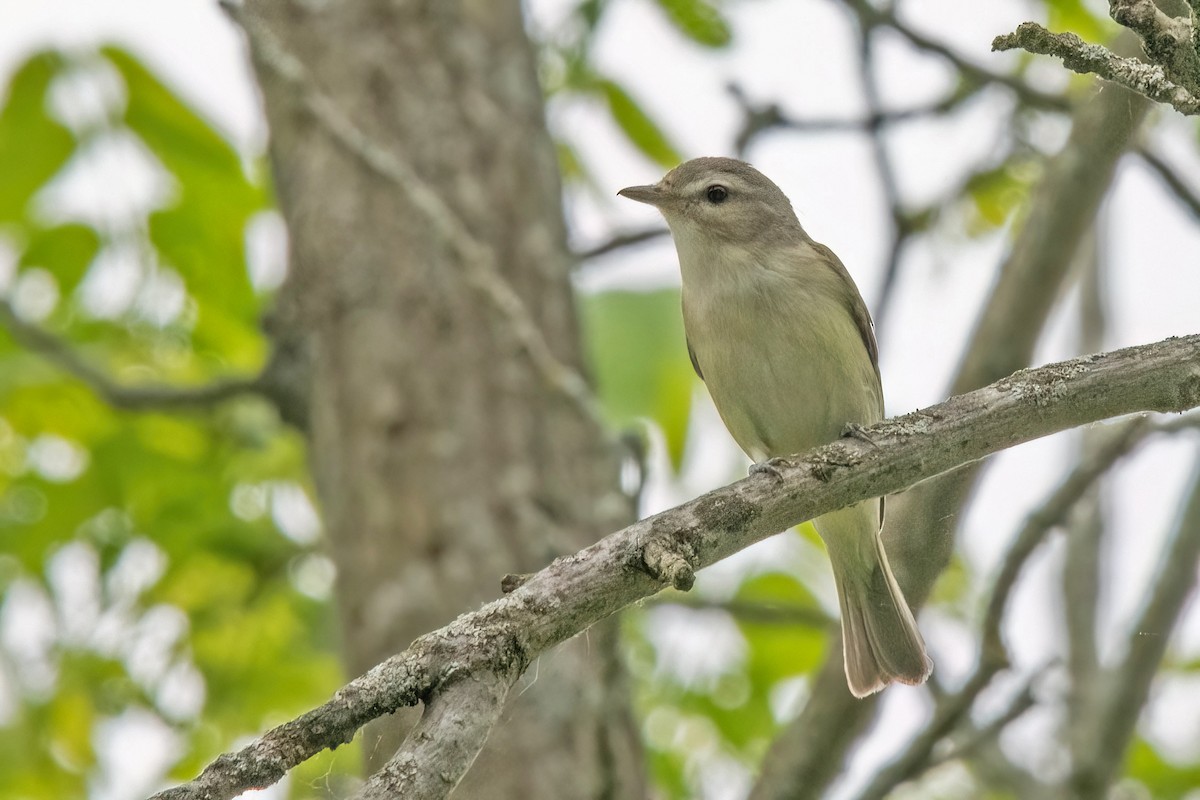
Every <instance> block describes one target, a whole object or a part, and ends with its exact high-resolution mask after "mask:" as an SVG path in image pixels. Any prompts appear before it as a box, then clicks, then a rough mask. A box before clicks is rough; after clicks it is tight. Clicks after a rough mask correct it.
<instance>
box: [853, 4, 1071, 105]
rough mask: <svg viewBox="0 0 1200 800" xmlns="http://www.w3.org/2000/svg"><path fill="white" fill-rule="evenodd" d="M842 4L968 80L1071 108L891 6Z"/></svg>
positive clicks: (863, 21) (1025, 98)
mask: <svg viewBox="0 0 1200 800" xmlns="http://www.w3.org/2000/svg"><path fill="white" fill-rule="evenodd" d="M841 2H842V4H843V5H845V6H846V7H847V8H849V9H850V10H851V11H853V12H854V14H855V15H857V16H858V18H859V20H860V23H861V24H862V25H864V26H866V27H875V26H878V25H886V26H887V27H889V28H891V29H892V30H894V31H896V33H898V34H900V35H901V36H903V37H904V38H905V39H907V40H908V41H909V42H910V43H911V44H912V45H913V46H914V47H916V48H918V49H920V50H924V51H926V52H928V53H934V54H936V55H938V56H941V57H942V58H944V59H945V60H947V61H949V62H950V63H951V64H953V65H954V67H955V69H956V70H957V71H958V73H959V74H960V75H961V76H962V77H963V78H964V79H966V80H969V81H972V82H974V83H979V84H989V83H991V84H998V85H1000V86H1004V87H1006V88H1008V89H1011V90H1012V91H1013V92H1014V93H1015V94H1016V95H1017V96H1018V97H1019V98H1020V99H1021V102H1023V103H1025V104H1026V105H1029V106H1033V107H1035V108H1049V109H1058V110H1060V111H1065V110H1068V109H1069V108H1070V102H1069V101H1068V100H1067V99H1066V98H1065V97H1063V96H1062V95H1058V94H1053V93H1050V92H1045V91H1042V90H1041V89H1038V88H1036V87H1034V86H1031V85H1030V84H1029V83H1027V82H1026V81H1024V80H1023V79H1021V78H1020V77H1018V76H1016V75H1008V74H1005V73H1002V72H993V71H992V70H989V69H987V68H986V67H982V66H980V65H979V64H976V63H975V62H973V61H970V60H969V59H967V58H966V57H964V56H962V55H960V54H959V53H957V52H955V51H954V50H953V49H951V48H950V47H948V46H947V45H945V44H942V43H941V42H939V41H937V40H936V39H933V38H931V37H929V36H926V35H925V34H923V33H921V32H920V31H918V30H916V29H915V28H912V27H910V26H909V25H908V24H907V23H905V22H904V21H902V20H901V19H900V18H899V17H897V16H896V14H895V12H894V11H893V10H892V9H891V8H879V7H876V6H875V5H873V4H872V3H870V2H868V0H841Z"/></svg>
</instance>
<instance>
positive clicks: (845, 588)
mask: <svg viewBox="0 0 1200 800" xmlns="http://www.w3.org/2000/svg"><path fill="white" fill-rule="evenodd" d="M618 194H619V195H621V196H622V197H626V198H628V199H630V200H636V201H638V202H641V203H647V204H649V205H651V206H654V207H655V208H657V209H658V211H659V212H660V213H661V214H662V215H663V217H664V218H665V219H666V222H667V227H668V228H669V229H670V232H671V236H672V238H673V239H674V243H675V249H676V252H677V254H678V257H679V267H680V273H681V276H682V306H683V322H684V330H685V333H686V337H687V349H688V355H689V357H690V358H691V362H692V366H693V367H694V368H695V370H696V374H697V375H698V376H699V377H700V379H701V380H702V381H704V383H705V385H706V387H707V388H708V391H709V394H710V395H711V397H712V400H713V404H714V405H715V406H716V408H717V411H718V412H719V414H720V416H721V419H722V421H723V422H724V423H725V426H726V428H728V429H729V433H730V434H731V435H732V436H733V439H734V440H735V441H736V442H737V444H738V446H740V447H741V449H742V450H743V451H745V453H746V454H747V455H748V456H749V457H750V459H751V460H752V461H753V462H754V466H752V467H751V472H752V473H755V472H766V473H771V472H775V473H776V474H778V473H777V470H776V469H775V468H773V467H772V466H771V462H770V460H771V459H772V458H778V457H782V456H787V455H792V454H795V453H800V452H803V451H805V450H809V449H811V448H813V447H816V446H818V445H822V444H826V443H828V442H832V441H834V440H836V439H838V438H839V437H841V436H842V435H843V433H844V432H846V431H847V430H850V431H858V430H861V427H862V426H867V425H871V424H872V423H874V422H877V421H879V420H880V419H882V418H883V384H882V379H881V377H880V372H879V350H878V345H877V344H876V340H875V332H874V326H873V323H872V321H871V315H870V313H869V312H868V310H867V306H866V303H865V302H864V301H863V299H862V296H861V295H860V294H859V292H858V288H857V286H856V285H855V283H854V280H853V279H852V278H851V277H850V273H849V272H848V271H847V269H846V267H845V266H844V265H843V264H842V262H841V261H840V260H839V259H838V257H837V256H836V255H834V253H833V251H832V250H830V249H829V248H828V247H826V246H825V245H823V244H819V243H818V242H816V241H814V240H813V239H812V237H810V236H809V235H808V233H807V232H806V231H805V230H804V228H803V227H802V226H801V224H800V220H799V219H798V218H797V216H796V212H795V211H794V210H793V208H792V204H791V201H790V200H788V197H787V195H785V194H784V193H783V191H782V190H781V189H780V188H779V187H778V186H776V185H775V183H774V182H773V181H771V179H770V178H768V177H767V176H766V175H764V174H762V173H761V172H759V171H758V170H757V169H755V168H754V167H753V166H751V165H750V164H748V163H746V162H744V161H740V160H737V159H733V158H722V157H704V158H695V159H692V160H690V161H686V162H684V163H682V164H680V165H679V166H677V167H675V168H674V169H672V170H671V171H670V172H668V173H667V174H666V176H665V177H663V178H662V180H660V181H659V182H658V183H656V184H651V185H646V186H629V187H627V188H624V189H622V190H620V192H618ZM883 512H884V502H883V499H882V498H878V499H873V500H866V501H863V502H860V503H857V504H855V505H852V506H849V507H846V508H842V509H838V510H836V511H830V512H828V513H825V514H822V515H821V516H819V517H817V518H816V519H815V520H813V523H814V525H815V527H816V530H817V533H818V534H819V535H820V537H821V539H822V540H823V541H824V543H825V548H826V550H827V552H828V554H829V559H830V563H831V565H832V568H833V577H834V582H835V583H836V585H837V593H838V602H839V606H840V609H841V620H842V643H843V658H844V662H845V671H846V680H847V684H848V687H849V689H850V692H851V693H852V694H853V695H854V696H855V697H860V698H861V697H866V696H868V695H870V694H873V693H875V692H878V691H879V690H881V689H883V688H884V687H885V686H887V685H889V684H891V683H895V682H899V683H905V684H910V685H917V684H920V683H922V682H924V681H925V679H926V678H927V677H928V676H929V674H930V672H931V671H932V669H933V662H932V661H931V660H930V658H929V655H928V653H927V651H926V647H925V641H924V639H923V638H922V637H921V633H920V631H919V630H918V628H917V623H916V620H915V619H914V617H913V614H912V611H911V610H910V609H909V606H908V603H907V601H906V600H905V599H904V595H903V593H902V592H901V590H900V586H899V584H897V582H896V578H895V575H894V574H893V573H892V569H891V566H890V565H889V564H888V559H887V553H886V552H885V551H884V548H883V541H882V539H881V538H880V531H881V529H882V525H883Z"/></svg>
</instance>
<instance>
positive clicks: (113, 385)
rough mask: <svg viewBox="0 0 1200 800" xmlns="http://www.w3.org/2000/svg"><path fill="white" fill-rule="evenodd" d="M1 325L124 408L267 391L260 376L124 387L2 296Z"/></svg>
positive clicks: (202, 404) (201, 402) (199, 403)
mask: <svg viewBox="0 0 1200 800" xmlns="http://www.w3.org/2000/svg"><path fill="white" fill-rule="evenodd" d="M0 327H3V328H4V329H5V330H7V331H8V333H9V335H11V336H12V337H13V339H14V340H15V341H16V342H17V343H18V344H20V345H22V346H24V347H25V348H26V349H28V350H30V351H32V352H34V353H37V354H38V355H40V356H42V357H43V358H45V359H46V360H47V361H49V362H51V363H52V364H54V365H55V366H57V367H58V368H59V369H61V370H63V371H64V372H66V373H68V374H70V375H73V376H74V377H76V378H78V379H79V380H81V381H83V382H84V383H85V384H87V385H88V387H89V388H91V389H92V391H94V392H95V393H96V394H98V395H100V397H101V398H103V399H104V401H105V402H106V403H108V404H109V405H110V406H112V407H113V408H118V409H122V410H125V411H147V410H170V409H194V408H209V407H211V406H213V405H215V404H217V403H220V402H222V401H225V400H228V399H230V398H233V397H239V396H241V395H245V394H264V395H265V394H267V391H266V386H265V385H264V382H263V378H262V376H261V375H255V376H254V377H250V378H231V379H226V380H219V381H214V382H212V383H209V384H205V385H204V386H196V387H189V388H181V387H175V386H124V385H122V384H119V383H117V382H116V381H114V380H113V379H112V378H110V377H109V376H108V375H106V374H105V373H104V372H103V371H102V370H99V369H97V368H96V367H93V366H92V365H91V364H89V363H88V362H87V361H85V360H84V359H83V358H82V357H80V355H79V354H78V353H76V352H75V350H74V349H73V348H72V347H71V346H70V344H68V343H67V342H65V341H63V340H62V339H60V338H59V337H57V336H55V335H54V334H52V333H49V332H47V331H45V330H43V329H42V328H40V327H39V326H37V325H33V324H30V323H28V322H26V321H25V320H23V319H21V317H20V315H19V314H17V313H16V311H15V310H14V309H13V307H12V305H11V304H10V303H9V302H8V301H7V300H4V299H0Z"/></svg>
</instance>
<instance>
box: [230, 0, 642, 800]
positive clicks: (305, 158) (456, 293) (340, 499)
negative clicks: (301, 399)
mask: <svg viewBox="0 0 1200 800" xmlns="http://www.w3.org/2000/svg"><path fill="white" fill-rule="evenodd" d="M244 13H245V19H246V22H247V28H248V30H250V32H251V42H252V49H253V51H254V57H255V64H256V69H257V70H258V73H259V79H260V83H261V86H262V91H263V97H264V100H265V104H266V109H267V116H268V120H269V122H270V127H271V156H272V158H273V161H274V165H275V176H276V180H277V184H278V193H279V200H280V204H281V206H282V209H283V212H284V215H285V217H286V219H287V223H288V227H289V230H290V231H291V248H292V253H291V274H290V277H289V282H288V284H287V285H286V286H285V288H284V290H283V291H282V292H281V296H280V298H279V309H278V312H277V316H276V320H275V326H274V327H275V330H274V331H273V333H274V334H275V335H276V337H278V338H279V339H280V340H286V341H297V340H304V342H305V345H306V346H305V350H307V352H308V353H309V358H310V363H311V368H310V371H309V378H308V381H307V386H308V393H309V396H308V406H309V414H308V417H309V421H310V422H309V430H310V448H311V460H312V465H313V471H314V474H315V476H316V480H317V487H318V493H319V496H320V500H321V503H322V506H323V514H324V519H325V524H326V527H327V530H328V538H329V543H330V547H331V549H332V554H333V558H334V560H335V562H336V564H337V568H338V584H337V586H338V590H337V602H338V606H339V614H340V620H341V625H342V639H343V650H344V654H345V662H346V666H347V669H348V671H349V672H350V673H352V674H358V673H361V672H363V671H364V670H366V669H367V668H369V667H371V666H372V665H374V664H375V663H376V662H378V661H380V660H382V659H383V658H384V657H386V656H388V655H390V654H392V653H394V652H396V651H398V650H400V649H402V648H404V647H405V646H406V645H407V644H408V643H409V642H410V641H411V640H412V639H413V638H415V637H416V636H417V635H419V634H421V633H424V632H426V631H429V630H433V629H435V628H437V627H438V626H440V625H443V624H445V623H446V622H448V621H449V620H451V619H452V618H453V617H454V616H456V615H457V614H459V613H461V612H463V611H466V610H469V609H473V608H475V607H477V606H478V605H479V604H480V603H481V602H483V601H485V600H488V599H491V598H493V597H495V596H496V595H497V594H498V592H499V587H500V578H501V576H503V575H504V574H505V573H517V572H528V571H533V570H535V569H537V568H540V567H541V566H544V565H545V564H546V563H547V562H549V561H550V560H551V559H552V558H553V557H555V556H556V555H560V554H563V553H569V552H574V551H575V550H577V549H578V548H580V547H582V546H584V545H586V544H589V543H591V542H592V541H594V540H595V539H597V538H599V537H600V536H601V535H603V534H605V533H607V532H609V531H611V530H614V529H616V528H619V527H621V525H622V524H625V523H626V522H627V521H628V520H629V519H630V517H631V515H632V508H631V504H630V503H629V501H628V500H627V499H626V498H625V497H624V496H623V495H621V494H620V492H619V490H618V486H617V470H616V458H615V456H614V452H613V450H612V448H611V446H610V445H609V444H608V443H607V441H606V439H605V438H604V435H603V432H602V431H601V430H600V429H599V428H598V426H596V425H595V423H594V421H593V420H591V419H590V418H588V417H587V416H586V415H585V414H583V413H581V412H580V410H579V407H578V405H577V404H575V403H573V402H572V401H571V400H570V399H568V396H567V394H566V393H564V392H562V391H561V390H560V389H556V388H554V386H553V385H551V383H550V382H548V381H547V380H546V375H545V371H544V370H539V369H536V368H535V365H534V362H533V360H532V359H531V357H530V354H529V352H528V351H527V349H526V348H525V347H524V346H523V344H524V343H525V342H523V340H522V338H521V336H520V335H519V332H518V331H517V330H516V326H515V325H514V324H513V322H512V314H511V313H507V314H506V313H501V312H500V311H499V310H498V304H497V303H495V302H492V301H489V300H488V299H487V297H486V295H485V294H484V293H483V292H481V291H480V289H479V287H478V285H477V283H475V282H472V281H471V280H470V273H471V265H470V264H468V263H467V260H466V259H465V258H464V252H466V251H467V250H469V249H470V248H465V247H463V246H461V245H462V243H461V242H454V241H449V240H448V237H447V235H446V226H445V225H444V224H441V223H444V222H445V220H444V219H443V220H441V222H439V220H438V219H436V218H434V217H435V216H436V215H434V216H431V215H430V213H429V207H428V204H422V202H420V201H419V197H418V198H416V199H414V198H415V196H416V195H419V194H420V192H421V191H422V189H424V188H428V189H432V190H433V192H434V193H435V194H436V196H437V198H440V201H441V203H442V204H444V205H445V206H446V207H448V209H447V210H448V214H449V215H450V216H451V217H453V223H454V224H459V223H461V225H462V226H464V227H465V230H466V231H467V232H469V237H470V238H471V239H472V240H473V243H478V244H480V245H482V247H483V250H484V251H485V254H486V255H487V256H488V258H487V260H488V261H489V262H491V263H492V264H494V273H495V275H494V276H493V277H498V279H499V280H502V281H504V282H506V283H507V284H508V285H509V286H511V288H512V289H513V290H515V292H516V294H517V295H518V296H519V297H520V298H521V299H522V300H523V301H524V306H525V309H526V312H527V314H528V316H529V317H530V319H531V320H532V322H533V323H534V324H535V325H536V327H537V329H539V330H540V333H541V335H542V336H543V337H544V338H545V340H546V342H547V343H548V344H549V345H550V349H551V350H552V352H553V355H554V356H555V357H556V358H557V359H558V361H559V362H560V363H562V364H565V365H566V366H567V367H569V368H573V369H580V368H581V366H580V362H581V356H580V345H579V337H578V332H577V327H576V318H575V309H574V305H573V300H572V295H571V291H570V286H569V281H568V256H567V250H566V237H565V231H564V226H563V222H562V212H561V205H560V187H559V182H558V175H557V168H556V164H555V155H554V148H553V144H552V142H551V140H550V138H549V136H548V134H547V132H546V128H545V124H544V118H543V104H542V97H541V93H540V90H539V87H538V84H537V79H536V72H535V59H534V53H533V51H532V48H531V46H530V43H529V41H528V39H527V37H526V35H525V31H524V27H523V19H522V16H521V9H520V3H519V2H518V0H502V1H501V0H475V1H474V2H446V1H445V0H437V1H436V2H435V1H434V0H427V1H426V2H417V1H416V0H407V1H399V2H383V0H361V1H360V2H355V3H322V2H300V0H291V1H290V2H289V1H288V0H257V1H256V2H250V3H249V4H248V8H247V9H246V10H245V12H244ZM255 30H257V31H259V33H258V34H255V32H254V31H255ZM322 104H323V105H322ZM316 106H321V108H322V109H323V111H320V112H315V111H314V108H315V107H316ZM331 120H335V121H336V124H335V123H334V122H331ZM347 131H351V132H352V135H347V133H346V132H347ZM387 163H399V164H401V165H402V166H403V168H404V169H403V170H401V171H400V174H397V172H396V171H395V170H388V169H387V168H386V164H387ZM381 164H384V166H382V167H381ZM406 170H409V171H411V172H412V173H413V175H415V177H416V180H415V181H414V180H409V179H406V178H405V177H404V171H406ZM451 227H453V226H451ZM518 313H519V312H518ZM614 639H615V636H614V629H613V628H612V626H602V627H600V628H595V629H593V630H592V631H591V632H590V634H589V635H588V636H587V637H583V638H581V639H580V640H576V641H573V642H570V643H568V646H565V647H562V648H559V649H557V650H555V651H554V652H553V653H551V654H550V655H548V656H545V657H543V658H542V659H540V662H539V663H535V664H534V666H533V667H531V668H530V670H529V673H528V675H527V677H526V679H525V680H526V682H527V683H528V684H530V686H529V688H528V690H527V691H523V692H521V690H520V689H518V692H520V693H521V694H520V697H519V698H518V699H516V700H515V701H513V702H512V704H511V706H510V708H509V709H507V710H506V711H505V715H504V718H503V720H502V722H501V723H500V726H499V729H498V731H497V734H496V735H495V736H493V737H492V738H491V740H490V741H489V743H488V745H487V746H486V747H485V749H484V751H483V752H482V754H481V755H480V756H479V759H478V761H477V762H476V765H475V767H474V769H473V770H472V771H471V772H469V773H468V775H467V777H466V779H465V780H464V781H463V787H464V788H462V789H460V790H459V792H458V795H459V796H462V797H484V796H487V797H522V798H535V799H536V798H574V797H579V798H584V797H588V798H594V797H610V796H611V797H635V796H641V795H643V794H644V791H643V790H642V788H641V778H640V772H641V770H640V764H639V757H638V755H637V753H638V752H639V746H638V744H637V741H636V737H635V736H634V735H633V733H632V726H631V725H629V724H628V711H627V702H626V700H625V698H624V696H623V694H622V692H621V691H620V687H619V685H618V683H619V682H618V681H617V680H616V678H615V676H616V675H617V674H618V672H619V671H618V670H617V669H616V667H615V647H614ZM514 694H515V693H514ZM410 724H411V718H410V717H406V718H404V719H400V720H389V721H388V726H387V728H388V730H386V731H384V730H381V729H379V728H376V729H375V730H373V731H368V734H367V737H366V740H365V743H364V744H365V746H364V751H365V753H366V755H367V757H368V759H369V762H370V764H371V765H373V766H377V765H380V764H382V763H383V762H384V761H386V759H387V757H388V756H389V755H390V754H391V752H392V751H393V750H394V749H395V745H396V744H397V743H398V742H399V736H400V735H402V733H403V731H404V730H406V729H407V728H408V727H409V726H410ZM381 734H382V735H381ZM485 787H486V788H485Z"/></svg>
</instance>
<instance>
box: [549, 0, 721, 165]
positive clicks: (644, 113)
mask: <svg viewBox="0 0 1200 800" xmlns="http://www.w3.org/2000/svg"><path fill="white" fill-rule="evenodd" d="M655 4H656V5H657V7H658V8H659V10H660V11H661V12H662V13H663V15H664V16H665V17H666V19H667V20H668V21H669V22H670V23H671V25H672V26H674V28H675V29H676V30H677V31H678V32H679V33H680V34H681V35H682V36H683V37H684V39H685V40H686V41H688V42H690V43H692V44H694V45H697V46H700V47H704V48H711V49H717V48H723V47H726V46H727V45H729V44H730V43H731V42H732V41H733V33H732V29H731V27H730V25H729V22H728V20H726V18H725V16H724V14H722V12H721V3H720V2H715V3H714V2H709V1H708V0H655ZM611 5H612V3H611V0H581V2H579V3H578V4H577V5H576V6H575V7H574V9H573V10H572V12H571V13H570V14H569V15H568V18H567V21H566V22H565V23H564V24H563V25H561V26H560V27H559V28H558V29H556V30H554V31H551V32H546V33H545V35H544V36H543V37H542V40H541V41H540V42H539V44H540V56H541V79H542V87H543V89H544V90H545V92H546V94H547V96H548V97H550V98H555V97H558V98H570V99H582V100H590V101H596V102H600V103H603V104H604V106H605V108H606V109H607V110H608V112H609V116H610V117H611V119H612V121H613V122H614V123H615V124H616V126H617V128H618V129H619V130H620V131H621V133H622V134H624V136H625V139H626V141H627V142H628V143H629V144H631V145H632V146H633V147H634V149H635V150H637V151H638V152H639V153H641V155H643V156H645V157H646V158H648V159H649V160H651V161H653V162H654V163H656V164H658V165H659V166H660V167H663V168H664V169H670V168H671V167H674V166H675V165H677V164H678V163H679V162H681V161H683V160H684V156H683V154H682V153H681V151H680V150H679V148H678V147H676V146H675V144H674V142H673V141H672V139H671V136H670V135H669V134H668V133H667V132H666V131H664V130H663V128H662V125H661V124H660V122H659V121H658V118H657V115H656V114H655V113H653V112H652V111H648V110H647V109H646V108H645V107H644V106H643V104H642V103H641V102H640V101H639V100H638V99H637V98H636V96H635V95H634V94H633V93H631V92H630V91H629V89H628V87H626V86H624V85H622V84H621V83H619V82H618V81H616V80H614V79H613V78H612V77H611V76H607V75H604V74H602V73H601V72H599V71H598V69H597V67H596V64H595V61H594V59H593V58H592V52H591V48H592V44H593V42H594V41H595V39H596V35H597V32H598V31H599V30H600V28H601V27H602V26H603V24H604V21H605V19H606V15H607V13H608V11H609V9H610V7H611ZM558 152H559V166H560V168H561V170H562V174H563V177H564V178H565V179H566V180H567V181H568V182H580V183H584V184H588V185H593V186H594V181H592V179H591V173H590V172H589V171H588V170H587V168H586V166H585V165H584V163H583V161H582V159H581V158H580V156H579V153H578V150H577V148H576V147H575V146H574V145H573V144H572V143H571V142H569V141H560V142H559V145H558Z"/></svg>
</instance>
